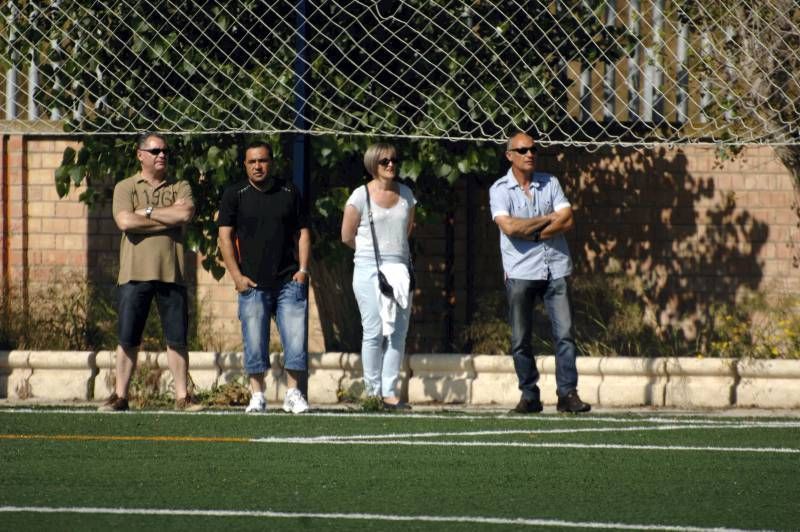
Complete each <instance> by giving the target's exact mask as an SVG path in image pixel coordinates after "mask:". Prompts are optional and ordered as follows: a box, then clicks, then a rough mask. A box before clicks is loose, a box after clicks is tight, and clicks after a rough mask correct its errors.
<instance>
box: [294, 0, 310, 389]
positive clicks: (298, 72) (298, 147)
mask: <svg viewBox="0 0 800 532" xmlns="http://www.w3.org/2000/svg"><path fill="white" fill-rule="evenodd" d="M296 8H297V17H296V23H297V35H296V37H295V58H294V111H295V114H294V127H295V129H296V130H297V131H298V133H295V134H294V148H293V150H292V151H293V155H292V180H293V182H294V184H295V186H296V187H297V190H299V191H300V196H301V198H302V201H303V203H304V206H305V207H306V209H308V208H309V206H310V200H309V197H310V192H311V190H310V188H311V187H310V186H309V178H308V177H309V172H308V159H309V157H308V155H309V153H308V152H309V142H308V134H306V133H300V131H308V120H307V119H306V109H307V107H306V100H307V99H308V74H309V70H310V69H309V68H308V52H307V50H308V42H307V40H306V38H307V31H308V24H307V22H308V21H307V18H306V17H307V15H308V12H307V10H308V3H307V1H306V0H297V3H296ZM305 319H306V327H305V329H306V339H305V344H306V345H308V307H306V316H305ZM298 386H299V388H300V391H302V392H303V394H304V395H305V396H306V397H308V373H306V374H305V378H301V380H300V382H298Z"/></svg>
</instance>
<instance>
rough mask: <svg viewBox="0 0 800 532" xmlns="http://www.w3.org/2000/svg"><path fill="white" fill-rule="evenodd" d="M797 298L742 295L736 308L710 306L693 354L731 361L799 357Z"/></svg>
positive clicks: (799, 336)
mask: <svg viewBox="0 0 800 532" xmlns="http://www.w3.org/2000/svg"><path fill="white" fill-rule="evenodd" d="M798 311H800V297H797V296H794V295H786V294H772V295H769V296H768V295H767V294H765V293H763V292H755V293H749V294H746V295H745V296H744V297H743V298H742V300H741V301H740V302H739V303H738V304H737V305H725V304H720V305H714V306H712V307H711V308H710V309H709V312H708V316H707V317H706V320H705V327H704V328H703V329H702V330H701V332H700V341H699V342H698V343H699V347H698V352H697V354H698V355H700V356H711V357H734V358H743V357H751V358H765V359H770V358H800V312H798Z"/></svg>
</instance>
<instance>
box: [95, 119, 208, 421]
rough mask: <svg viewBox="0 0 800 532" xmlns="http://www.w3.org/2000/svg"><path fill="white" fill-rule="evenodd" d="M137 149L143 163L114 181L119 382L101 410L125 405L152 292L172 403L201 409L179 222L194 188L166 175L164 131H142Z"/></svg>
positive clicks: (185, 218) (184, 219)
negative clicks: (192, 374) (191, 380)
mask: <svg viewBox="0 0 800 532" xmlns="http://www.w3.org/2000/svg"><path fill="white" fill-rule="evenodd" d="M136 152H137V157H138V159H139V162H140V163H141V168H142V169H141V171H140V172H139V173H138V174H136V175H134V176H132V177H129V178H127V179H124V180H122V181H120V182H119V183H117V185H116V186H115V187H114V202H113V207H112V210H113V214H114V221H115V222H116V223H117V227H119V228H120V229H121V230H122V242H121V243H120V251H119V257H120V267H119V277H118V279H117V284H118V285H119V286H118V296H119V302H118V304H119V307H118V311H119V326H118V331H119V345H118V346H117V353H116V389H115V392H114V393H113V394H111V396H110V397H109V398H108V400H107V401H106V402H105V404H103V406H101V407H100V410H109V411H120V410H128V386H129V384H130V381H131V376H132V375H133V371H134V369H135V368H136V359H137V355H138V351H139V345H140V344H141V341H142V332H143V331H144V326H145V322H146V321H147V315H148V314H149V312H150V306H151V302H152V300H153V298H154V297H155V299H156V304H157V305H158V313H159V316H160V317H161V326H162V328H163V330H164V336H165V337H166V343H167V361H168V364H169V369H170V371H171V372H172V377H173V380H174V383H175V397H176V401H175V408H176V409H178V410H185V411H196V410H202V406H201V405H199V404H196V403H195V402H194V399H193V398H192V397H191V396H189V395H188V393H187V381H188V377H187V375H188V367H189V353H188V351H187V345H186V335H187V329H188V322H189V318H188V303H187V297H186V287H185V286H184V265H183V226H184V225H186V224H187V223H188V222H189V221H190V220H191V219H192V215H193V214H194V203H193V201H192V190H191V188H190V187H189V183H187V182H186V181H177V182H176V181H173V180H170V179H167V157H168V155H169V149H168V148H167V143H166V140H165V139H164V137H162V136H161V135H158V134H156V133H144V134H142V135H141V136H140V137H139V140H138V143H137V150H136Z"/></svg>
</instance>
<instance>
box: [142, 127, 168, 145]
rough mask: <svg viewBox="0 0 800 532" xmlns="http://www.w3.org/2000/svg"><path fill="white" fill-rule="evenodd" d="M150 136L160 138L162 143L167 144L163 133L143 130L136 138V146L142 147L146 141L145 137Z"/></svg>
mask: <svg viewBox="0 0 800 532" xmlns="http://www.w3.org/2000/svg"><path fill="white" fill-rule="evenodd" d="M151 137H155V138H157V139H161V140H162V141H164V144H168V142H167V139H166V137H164V135H162V134H161V133H156V132H155V131H143V132H141V133H139V136H138V137H137V138H136V147H137V148H142V147H143V146H144V145H145V143H146V142H147V139H149V138H151Z"/></svg>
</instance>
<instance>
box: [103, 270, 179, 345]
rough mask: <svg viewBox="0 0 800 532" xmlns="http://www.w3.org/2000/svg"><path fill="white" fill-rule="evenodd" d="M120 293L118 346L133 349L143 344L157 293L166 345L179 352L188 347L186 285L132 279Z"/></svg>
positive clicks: (118, 290)
mask: <svg viewBox="0 0 800 532" xmlns="http://www.w3.org/2000/svg"><path fill="white" fill-rule="evenodd" d="M117 296H118V302H117V311H118V313H119V323H118V326H117V327H118V329H117V332H118V335H119V345H121V346H122V347H123V348H125V349H132V348H134V347H139V345H140V344H141V343H142V332H143V331H144V325H145V323H146V322H147V315H148V314H149V313H150V303H151V302H152V301H153V297H154V296H155V298H156V305H157V306H158V315H159V316H160V317H161V328H162V329H163V331H164V337H165V339H166V341H167V345H168V346H169V347H171V348H172V349H175V350H177V351H182V350H185V349H186V331H187V329H188V327H189V306H188V303H187V299H186V287H185V286H182V285H179V284H175V283H164V282H161V281H130V282H127V283H125V284H121V285H119V286H118V287H117Z"/></svg>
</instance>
